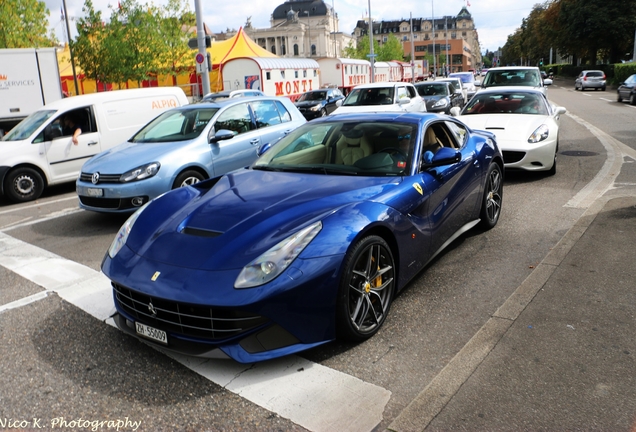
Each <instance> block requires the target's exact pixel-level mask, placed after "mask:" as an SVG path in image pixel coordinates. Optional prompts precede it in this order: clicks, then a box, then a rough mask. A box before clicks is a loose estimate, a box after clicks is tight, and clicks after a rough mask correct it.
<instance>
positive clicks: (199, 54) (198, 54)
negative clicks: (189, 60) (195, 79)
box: [194, 53, 205, 64]
mask: <svg viewBox="0 0 636 432" xmlns="http://www.w3.org/2000/svg"><path fill="white" fill-rule="evenodd" d="M194 59H195V60H196V62H197V63H199V64H202V63H203V60H205V57H204V56H203V54H202V53H197V55H196V56H194Z"/></svg>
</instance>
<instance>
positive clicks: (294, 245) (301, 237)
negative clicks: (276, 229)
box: [234, 221, 322, 288]
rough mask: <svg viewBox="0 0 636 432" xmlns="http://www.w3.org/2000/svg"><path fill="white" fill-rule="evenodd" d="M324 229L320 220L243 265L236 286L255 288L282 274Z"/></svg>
mask: <svg viewBox="0 0 636 432" xmlns="http://www.w3.org/2000/svg"><path fill="white" fill-rule="evenodd" d="M321 229H322V222H320V221H318V222H316V223H313V224H311V225H309V226H308V227H306V228H303V229H302V230H300V231H298V232H297V233H294V234H292V235H291V236H289V237H287V238H286V239H285V240H283V241H281V242H280V243H278V244H277V245H275V246H274V247H272V248H271V249H269V250H268V251H267V252H265V253H263V254H262V255H261V256H259V257H258V258H256V259H255V260H254V261H252V262H251V263H249V264H248V265H246V266H245V267H243V270H241V273H240V274H239V275H238V277H237V278H236V282H234V288H253V287H256V286H259V285H263V284H266V283H267V282H269V281H271V280H273V279H274V278H276V277H277V276H278V275H280V274H281V273H282V272H283V271H285V269H286V268H287V267H289V265H290V264H291V263H292V262H293V261H294V260H295V259H296V257H297V256H298V255H300V253H301V252H302V251H303V250H304V249H305V247H307V245H308V244H309V243H310V242H311V241H312V240H313V239H314V237H316V236H317V235H318V233H319V232H320V230H321Z"/></svg>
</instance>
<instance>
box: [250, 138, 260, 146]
mask: <svg viewBox="0 0 636 432" xmlns="http://www.w3.org/2000/svg"><path fill="white" fill-rule="evenodd" d="M259 142H261V140H259V139H253V140H250V144H252V145H258V143H259Z"/></svg>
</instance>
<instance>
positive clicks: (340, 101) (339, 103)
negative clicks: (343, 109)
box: [336, 99, 344, 106]
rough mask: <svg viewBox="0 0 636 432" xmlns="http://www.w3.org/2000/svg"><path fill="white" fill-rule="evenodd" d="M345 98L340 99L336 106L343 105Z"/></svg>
mask: <svg viewBox="0 0 636 432" xmlns="http://www.w3.org/2000/svg"><path fill="white" fill-rule="evenodd" d="M343 100H344V99H338V100H337V101H336V106H342V101H343Z"/></svg>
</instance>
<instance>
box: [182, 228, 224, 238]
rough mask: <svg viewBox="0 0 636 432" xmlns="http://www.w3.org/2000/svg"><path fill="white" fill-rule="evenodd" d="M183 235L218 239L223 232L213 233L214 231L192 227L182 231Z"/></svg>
mask: <svg viewBox="0 0 636 432" xmlns="http://www.w3.org/2000/svg"><path fill="white" fill-rule="evenodd" d="M181 234H188V235H193V236H198V237H218V236H220V235H221V234H223V233H222V232H218V231H212V230H204V229H201V228H192V227H184V228H183V229H182V230H181Z"/></svg>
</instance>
